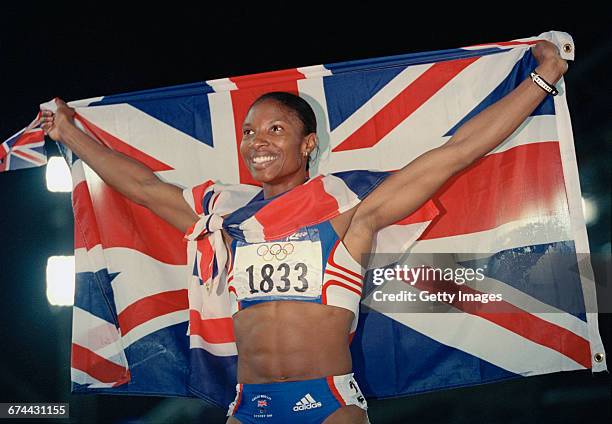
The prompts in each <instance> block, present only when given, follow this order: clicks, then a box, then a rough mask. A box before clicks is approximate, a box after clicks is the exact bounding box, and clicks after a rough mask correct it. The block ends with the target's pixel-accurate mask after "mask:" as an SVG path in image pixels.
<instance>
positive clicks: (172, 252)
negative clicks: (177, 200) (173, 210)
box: [73, 173, 187, 265]
mask: <svg viewBox="0 0 612 424" xmlns="http://www.w3.org/2000/svg"><path fill="white" fill-rule="evenodd" d="M73 208H74V212H75V218H76V220H77V221H78V222H79V228H80V229H81V230H82V232H83V234H81V235H79V234H77V233H75V248H79V247H86V248H87V249H91V248H92V247H94V246H95V245H97V244H100V243H101V244H102V247H104V248H109V247H126V248H130V249H134V250H137V251H139V252H142V253H144V254H145V255H147V256H150V257H152V258H154V259H156V260H158V261H160V262H164V263H167V264H172V265H184V264H186V263H187V251H186V248H185V243H184V241H183V234H182V233H181V232H180V231H179V230H178V229H176V228H174V227H172V226H171V225H170V224H169V223H167V222H166V221H164V220H163V219H161V218H160V217H158V216H157V215H155V214H154V213H153V212H151V211H150V210H149V209H147V208H145V207H144V206H140V205H137V204H136V203H134V202H132V201H131V200H128V199H127V198H126V197H124V196H122V195H121V194H119V193H118V192H116V191H115V190H113V189H112V188H110V187H109V186H107V185H106V184H105V183H104V182H103V181H102V180H101V179H100V177H98V176H97V175H96V174H94V173H92V174H90V175H88V182H87V183H86V182H81V183H79V184H78V185H77V186H76V187H75V189H74V192H73Z"/></svg>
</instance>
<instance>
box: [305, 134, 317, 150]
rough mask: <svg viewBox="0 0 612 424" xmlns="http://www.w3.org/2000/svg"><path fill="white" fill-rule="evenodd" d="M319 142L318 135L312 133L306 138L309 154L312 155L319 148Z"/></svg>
mask: <svg viewBox="0 0 612 424" xmlns="http://www.w3.org/2000/svg"><path fill="white" fill-rule="evenodd" d="M318 143H319V140H318V139H317V133H310V134H308V136H306V150H307V151H308V154H310V153H312V152H313V151H314V149H316V148H317V144H318Z"/></svg>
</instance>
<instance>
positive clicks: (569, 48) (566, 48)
mask: <svg viewBox="0 0 612 424" xmlns="http://www.w3.org/2000/svg"><path fill="white" fill-rule="evenodd" d="M573 49H574V48H573V47H572V45H571V44H570V43H565V44H564V45H563V52H564V53H571V52H572V50H573Z"/></svg>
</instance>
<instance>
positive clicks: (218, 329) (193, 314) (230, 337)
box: [189, 309, 236, 343]
mask: <svg viewBox="0 0 612 424" xmlns="http://www.w3.org/2000/svg"><path fill="white" fill-rule="evenodd" d="M189 328H190V334H195V335H198V336H200V337H202V338H203V339H204V340H206V341H207V342H208V343H232V342H234V341H235V340H236V339H235V338H234V323H233V322H232V319H231V318H206V319H202V317H201V315H200V313H199V312H198V311H196V310H193V309H191V310H190V311H189Z"/></svg>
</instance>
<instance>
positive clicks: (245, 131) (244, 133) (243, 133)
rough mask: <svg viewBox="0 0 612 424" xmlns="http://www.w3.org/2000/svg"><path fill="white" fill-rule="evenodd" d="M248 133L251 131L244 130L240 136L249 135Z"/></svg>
mask: <svg viewBox="0 0 612 424" xmlns="http://www.w3.org/2000/svg"><path fill="white" fill-rule="evenodd" d="M249 131H253V130H244V131H242V135H249Z"/></svg>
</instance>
